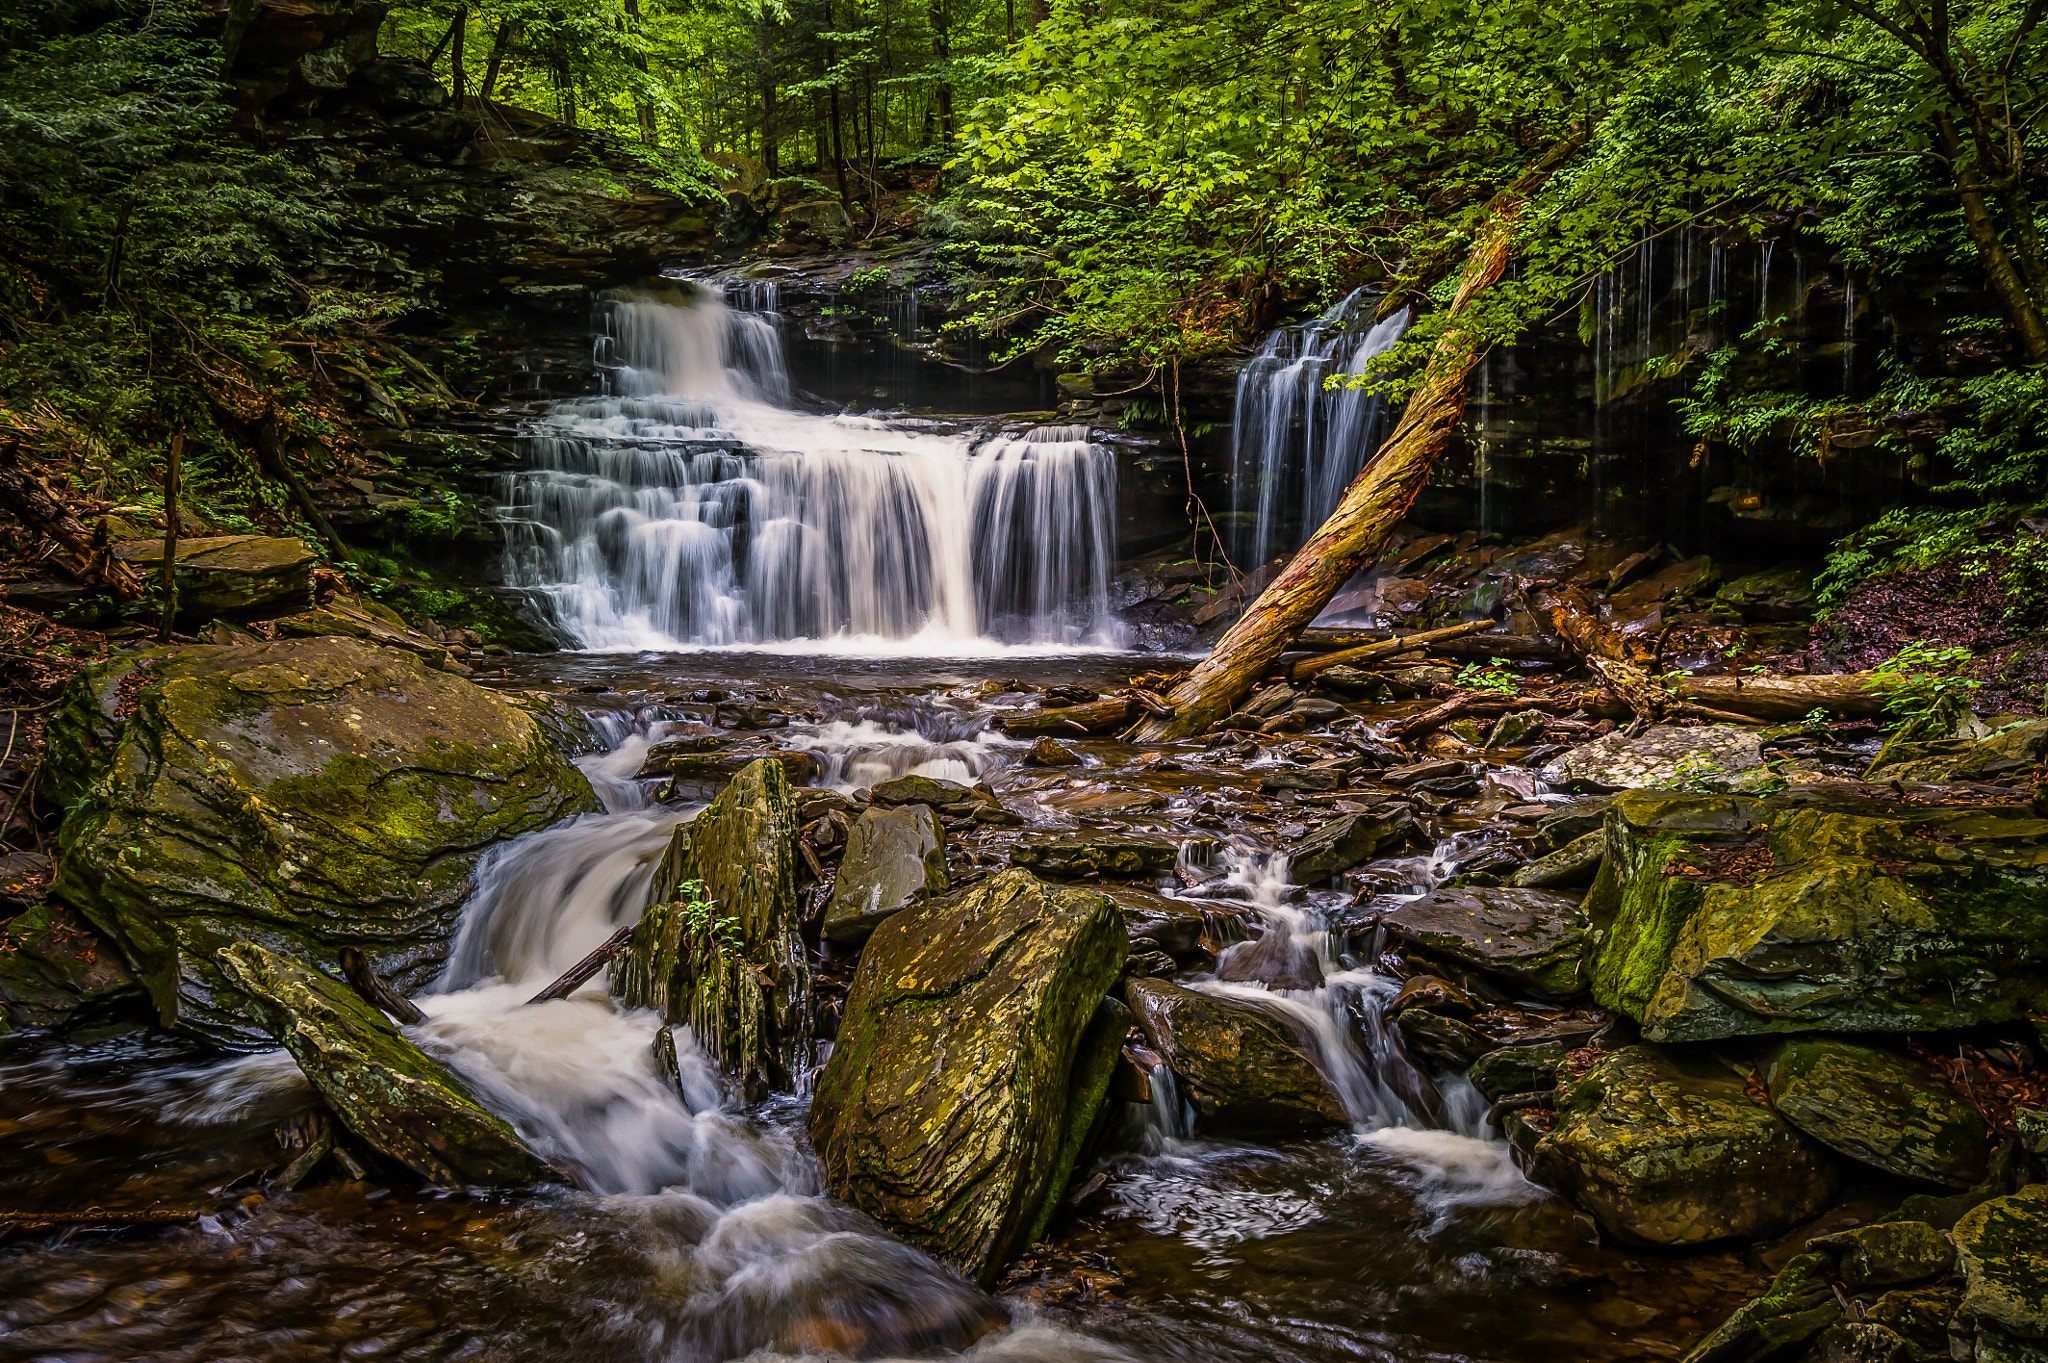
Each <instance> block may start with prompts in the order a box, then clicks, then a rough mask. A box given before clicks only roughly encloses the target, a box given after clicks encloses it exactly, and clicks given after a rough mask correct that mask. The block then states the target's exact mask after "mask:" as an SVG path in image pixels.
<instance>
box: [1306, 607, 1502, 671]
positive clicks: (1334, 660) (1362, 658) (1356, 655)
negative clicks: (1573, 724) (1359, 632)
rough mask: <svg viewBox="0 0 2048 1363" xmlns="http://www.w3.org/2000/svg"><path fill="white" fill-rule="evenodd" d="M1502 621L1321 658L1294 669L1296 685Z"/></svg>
mask: <svg viewBox="0 0 2048 1363" xmlns="http://www.w3.org/2000/svg"><path fill="white" fill-rule="evenodd" d="M1499 624H1500V622H1499V621H1498V620H1467V621H1466V622H1465V623H1463V624H1461V625H1450V626H1447V627H1445V628H1443V629H1431V630H1424V631H1423V632H1422V633H1420V634H1410V635H1408V636H1407V637H1406V638H1402V639H1387V640H1384V641H1382V642H1379V643H1371V644H1367V645H1365V646H1364V647H1363V648H1347V649H1344V650H1343V651H1342V652H1339V653H1325V654H1324V655H1323V656H1322V657H1320V658H1310V659H1308V660H1307V661H1306V662H1299V663H1296V664H1295V665H1294V670H1293V672H1292V674H1291V675H1292V676H1293V678H1294V680H1296V681H1307V680H1308V679H1309V678H1310V677H1313V676H1315V675H1316V673H1318V672H1327V671H1329V670H1330V669H1331V668H1333V667H1357V666H1358V665H1359V664H1361V663H1369V662H1376V661H1378V660H1379V659H1381V658H1392V657H1396V656H1398V655H1400V654H1403V653H1407V652H1409V651H1410V650H1413V649H1418V648H1427V647H1428V646H1429V645H1431V644H1435V643H1441V642H1444V641H1445V640H1449V639H1462V638H1464V637H1465V636H1466V635H1468V634H1478V633H1480V632H1481V631H1483V630H1489V629H1494V628H1496V627H1497V626H1498V625H1499Z"/></svg>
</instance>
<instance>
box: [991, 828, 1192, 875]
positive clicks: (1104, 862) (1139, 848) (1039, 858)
mask: <svg viewBox="0 0 2048 1363" xmlns="http://www.w3.org/2000/svg"><path fill="white" fill-rule="evenodd" d="M1179 857H1180V844H1179V843H1177V842H1173V841H1170V840H1168V839H1166V838H1151V837H1144V836H1141V835H1137V834H1130V833H1112V832H1083V833H1066V834H1053V835H1049V836H1038V837H1027V838H1023V839H1020V840H1019V841H1018V842H1017V843H1016V845H1015V846H1013V847H1011V848H1010V861H1011V862H1012V863H1013V864H1014V865H1017V866H1028V867H1030V868H1031V869H1032V870H1034V871H1037V872H1039V873H1040V874H1043V875H1049V876H1083V875H1089V874H1096V875H1110V876H1140V875H1147V874H1151V873H1153V872H1158V871H1170V870H1172V869H1173V866H1174V862H1175V861H1176V860H1178V859H1179Z"/></svg>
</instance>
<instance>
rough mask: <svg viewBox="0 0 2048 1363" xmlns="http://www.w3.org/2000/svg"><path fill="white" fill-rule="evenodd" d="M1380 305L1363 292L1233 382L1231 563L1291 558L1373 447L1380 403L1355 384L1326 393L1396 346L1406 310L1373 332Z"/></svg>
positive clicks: (1287, 334) (1276, 342)
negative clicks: (1327, 383)
mask: <svg viewBox="0 0 2048 1363" xmlns="http://www.w3.org/2000/svg"><path fill="white" fill-rule="evenodd" d="M1377 302H1378V298H1377V295H1373V294H1368V293H1367V292H1365V291H1364V290H1363V289H1360V290H1358V291H1357V292H1355V293H1353V294H1351V295H1350V296H1349V297H1347V298H1346V299H1345V300H1344V301H1343V302H1341V303H1339V304H1337V305H1336V306H1335V307H1333V308H1331V309H1330V310H1329V311H1328V312H1326V313H1324V314H1323V315H1322V316H1320V317H1318V318H1316V319H1315V320H1314V321H1312V322H1308V323H1306V324H1304V325H1302V326H1299V327H1282V328H1280V329H1279V330H1276V331H1275V332H1274V333H1273V334H1272V335H1271V336H1268V337H1267V338H1266V341H1265V344H1263V345H1262V346H1260V347H1259V352H1258V354H1257V355H1255V356H1254V357H1253V358H1252V360H1251V362H1250V363H1248V364H1247V365H1245V367H1244V371H1243V372H1242V373H1240V374H1239V375H1238V379H1237V406H1236V416H1235V418H1234V422H1233V434H1232V437H1231V500H1232V504H1233V506H1234V507H1235V509H1236V510H1237V512H1238V513H1239V516H1240V524H1239V525H1238V527H1237V529H1236V530H1235V531H1234V532H1233V540H1232V543H1231V554H1232V555H1233V557H1235V558H1236V560H1237V562H1239V563H1241V564H1257V563H1264V562H1266V561H1267V560H1268V559H1270V558H1272V557H1273V556H1275V555H1277V554H1283V553H1287V552H1289V551H1291V550H1293V549H1294V548H1295V547H1296V545H1297V544H1299V543H1300V541H1301V539H1302V538H1303V537H1305V536H1306V535H1308V534H1309V533H1311V532H1313V531H1314V529H1315V528H1316V527H1317V526H1319V525H1321V524H1322V523H1323V522H1324V521H1325V520H1328V519H1329V516H1330V513H1331V512H1332V511H1334V510H1336V507H1337V503H1338V502H1339V501H1340V500H1342V498H1343V496H1344V490H1345V489H1346V488H1348V487H1349V486H1350V485H1351V481H1352V480H1353V479H1354V478H1356V477H1357V476H1358V471H1359V470H1360V469H1362V468H1364V467H1365V462H1366V460H1367V459H1368V458H1369V457H1370V456H1371V454H1372V452H1373V450H1374V449H1376V448H1377V447H1378V445H1379V438H1380V427H1381V424H1382V417H1383V415H1384V406H1385V404H1384V402H1383V400H1382V399H1381V398H1380V396H1379V395H1378V394H1376V393H1373V392H1370V391H1368V390H1367V389H1366V388H1364V387H1362V386H1359V385H1357V384H1345V385H1340V386H1339V387H1336V388H1334V389H1333V388H1326V387H1324V380H1325V379H1327V378H1329V377H1331V376H1332V375H1344V376H1347V377H1351V378H1359V377H1362V376H1363V375H1365V373H1366V372H1367V370H1368V368H1369V366H1370V365H1371V363H1372V362H1373V361H1374V360H1375V359H1377V358H1378V357H1379V356H1381V355H1383V354H1385V353H1386V352H1387V351H1388V350H1390V349H1392V347H1393V346H1394V343H1395V342H1397V341H1399V340H1400V339H1401V333H1402V332H1403V331H1404V330H1405V329H1406V328H1407V325H1408V311H1407V309H1405V308H1403V309H1401V310H1400V311H1398V312H1396V313H1394V314H1393V315H1391V316H1389V317H1387V318H1385V319H1383V320H1381V321H1377V322H1375V321H1373V320H1372V315H1373V310H1374V305H1375V304H1376V303H1377ZM1296 517H1299V519H1298V520H1296V519H1295V518H1296ZM1247 521H1248V522H1249V524H1246V523H1245V522H1247Z"/></svg>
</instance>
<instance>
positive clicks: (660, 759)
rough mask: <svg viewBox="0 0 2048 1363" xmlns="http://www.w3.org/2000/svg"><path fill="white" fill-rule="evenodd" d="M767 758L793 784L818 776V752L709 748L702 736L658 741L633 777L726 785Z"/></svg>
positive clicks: (704, 785)
mask: <svg viewBox="0 0 2048 1363" xmlns="http://www.w3.org/2000/svg"><path fill="white" fill-rule="evenodd" d="M764 760H765V761H769V762H774V763H776V764H777V765H779V766H780V767H781V768H782V774H783V777H784V779H785V780H787V781H789V782H790V783H791V784H792V785H802V784H804V783H805V782H808V781H814V780H816V779H817V778H818V758H817V755H816V754H815V753H807V752H802V751H793V750H792V751H773V752H764V751H761V750H759V749H742V750H740V751H738V752H721V751H717V750H715V748H706V747H705V746H704V744H703V741H702V740H701V739H690V738H686V739H681V740H679V741H677V742H674V743H657V744H655V745H654V746H653V747H651V748H649V749H648V750H647V756H646V757H645V758H643V759H642V760H641V763H640V769H639V770H638V771H636V772H634V773H633V779H634V780H636V781H646V780H651V779H654V778H656V777H663V776H666V777H671V778H673V779H675V780H677V781H679V782H682V783H684V784H686V785H692V786H700V787H706V788H712V789H723V788H724V786H725V784H726V783H727V782H728V781H730V780H732V778H733V777H734V776H735V775H736V774H737V773H739V772H740V771H741V770H742V769H744V768H745V767H747V766H749V765H751V764H752V763H755V762H760V761H764Z"/></svg>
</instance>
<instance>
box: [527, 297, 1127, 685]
mask: <svg viewBox="0 0 2048 1363" xmlns="http://www.w3.org/2000/svg"><path fill="white" fill-rule="evenodd" d="M744 301H746V302H747V303H751V304H758V305H766V308H767V310H768V311H762V312H753V311H734V310H733V309H732V308H730V307H728V306H727V304H726V302H725V300H724V299H723V298H722V297H721V296H720V295H718V294H716V293H713V292H711V291H709V290H704V289H695V288H690V289H685V288H676V289H671V290H666V291H662V292H659V293H652V292H632V293H627V292H621V293H617V294H614V295H611V296H608V297H607V298H606V299H605V300H604V301H603V305H602V317H603V324H604V334H603V335H602V336H600V337H599V339H598V341H597V350H596V359H597V363H598V366H599V368H600V370H601V371H602V372H603V373H604V374H605V375H606V378H607V384H608V387H609V388H610V390H611V392H610V393H609V394H608V395H607V396H604V397H597V398H584V399H577V400H574V401H568V402H562V403H558V404H556V405H555V406H554V408H553V409H552V410H551V411H550V413H549V415H548V416H547V417H546V419H545V420H543V421H542V422H540V423H539V424H538V425H537V426H535V427H534V428H533V429H532V430H530V431H529V432H528V434H527V435H526V436H525V438H524V439H523V441H522V445H523V450H524V454H525V466H524V467H523V468H522V469H521V470H519V471H518V472H516V473H513V474H511V475H508V477H507V478H506V480H505V484H504V487H503V490H502V496H501V500H502V501H503V502H504V504H505V506H506V508H507V511H506V528H507V536H506V554H507V563H506V568H507V578H508V580H509V581H511V582H512V583H513V584H515V585H517V586H522V587H527V588H530V589H533V590H534V591H535V592H536V594H537V595H538V596H539V598H540V599H541V600H542V601H544V602H545V603H546V604H547V606H548V607H549V609H550V610H551V612H552V614H553V617H554V619H555V621H556V623H557V624H558V625H559V626H560V628H561V629H562V631H563V632H564V634H565V635H567V636H568V637H569V638H570V639H571V640H572V641H573V642H575V643H576V644H578V645H580V646H582V647H584V648H591V649H676V648H682V647H690V646H714V647H715V646H732V645H759V644H772V643H776V642H786V641H815V640H830V641H833V643H834V644H835V646H840V647H848V648H855V649H858V648H862V647H870V648H877V647H879V648H886V647H888V646H889V645H890V644H891V643H892V642H902V643H909V642H911V641H914V643H915V646H916V647H917V648H919V649H921V650H922V651H924V652H928V653H960V652H984V651H987V650H988V649H990V648H991V647H994V646H1000V645H1003V644H1026V645H1039V646H1045V645H1054V646H1075V645H1111V644H1114V643H1115V642H1116V625H1115V620H1114V617H1113V616H1112V615H1111V614H1110V612H1109V608H1108V592H1109V576H1110V571H1111V568H1112V565H1113V561H1114V556H1115V540H1114V526H1115V500H1116V472H1115V466H1114V463H1113V462H1112V460H1111V458H1110V456H1109V454H1108V453H1107V452H1106V451H1104V450H1103V449H1101V448H1100V447H1098V446H1096V445H1095V444H1094V443H1093V442H1091V441H1090V440H1089V439H1088V431H1087V430H1086V428H1083V427H1071V426H1066V427H1047V428H1041V429H1039V430H1034V431H1029V432H1027V433H1024V434H1023V435H1021V436H1019V435H1000V434H995V433H992V432H990V431H988V430H986V429H981V428H973V427H957V426H952V425H948V424H946V423H940V422H932V421H910V420H894V421H891V420H884V419H878V418H874V417H862V416H854V415H846V414H843V415H840V416H837V417H829V418H828V417H821V416H815V415H812V414H810V413H807V412H802V411H798V410H795V409H794V407H792V405H791V403H792V401H793V399H792V390H791V385H790V379H789V373H788V370H787V369H786V368H785V366H784V363H783V358H782V347H781V339H780V335H779V332H778V330H777V327H776V321H775V318H774V317H773V316H771V315H770V313H771V312H772V309H773V307H774V305H775V303H776V302H777V299H776V297H775V293H774V286H773V285H767V284H761V285H754V286H752V288H751V291H750V293H749V295H748V296H747V297H746V299H745V300H744Z"/></svg>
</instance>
